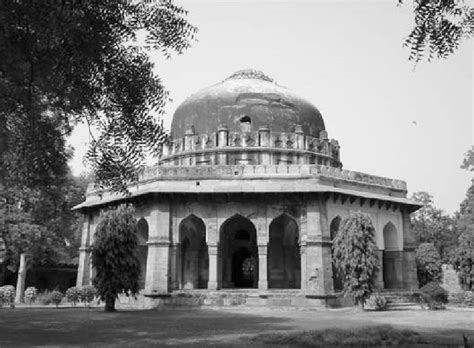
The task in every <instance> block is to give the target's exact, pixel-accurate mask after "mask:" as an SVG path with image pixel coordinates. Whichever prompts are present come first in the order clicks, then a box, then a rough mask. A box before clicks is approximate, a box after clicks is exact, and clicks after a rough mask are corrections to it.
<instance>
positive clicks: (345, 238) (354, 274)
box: [333, 212, 379, 308]
mask: <svg viewBox="0 0 474 348" xmlns="http://www.w3.org/2000/svg"><path fill="white" fill-rule="evenodd" d="M333 252H334V253H333V256H334V260H333V261H334V263H335V266H336V268H337V269H338V272H339V274H341V275H343V277H344V295H345V296H348V297H350V298H352V300H353V302H354V304H356V305H360V306H362V308H364V305H365V303H366V301H367V300H368V299H369V297H370V295H371V294H372V293H373V291H374V289H375V277H376V273H377V271H378V265H379V260H378V258H377V246H376V244H375V228H374V226H373V224H372V221H371V220H370V216H369V215H367V214H363V213H360V212H356V213H353V214H351V215H350V216H349V217H347V218H345V219H344V220H343V221H342V222H341V228H340V230H339V232H338V233H337V235H336V237H335V238H334V241H333Z"/></svg>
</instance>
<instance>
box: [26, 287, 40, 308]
mask: <svg viewBox="0 0 474 348" xmlns="http://www.w3.org/2000/svg"><path fill="white" fill-rule="evenodd" d="M36 296H38V289H36V288H35V287H34V286H30V287H28V288H26V290H25V301H26V302H27V303H29V304H30V305H31V304H32V303H33V302H35V301H36Z"/></svg>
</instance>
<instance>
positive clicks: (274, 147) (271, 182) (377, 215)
mask: <svg viewBox="0 0 474 348" xmlns="http://www.w3.org/2000/svg"><path fill="white" fill-rule="evenodd" d="M340 151H341V149H340V146H339V143H338V141H337V140H334V139H330V138H329V136H328V133H327V131H326V129H325V124H324V120H323V117H322V115H321V113H320V112H319V111H318V109H317V108H316V107H315V106H313V105H312V104H311V103H309V102H308V101H306V100H304V99H302V98H300V97H299V96H297V95H295V94H294V93H293V92H292V91H291V90H289V89H287V88H285V87H283V86H280V85H278V84H277V83H276V82H275V81H273V80H272V79H271V78H270V77H268V76H266V75H265V74H263V73H262V72H259V71H255V70H243V71H238V72H236V73H234V74H233V75H231V76H230V77H228V78H227V79H225V80H224V81H222V82H220V83H217V84H215V85H213V86H210V87H207V88H204V89H202V90H201V91H199V92H197V93H195V94H193V95H192V96H190V97H189V98H188V99H186V100H185V101H184V102H183V103H182V104H181V105H180V106H179V107H178V108H177V109H176V112H175V113H174V116H173V120H172V123H171V130H170V137H169V140H168V141H167V142H166V143H165V144H164V145H163V148H162V152H161V155H160V157H159V159H158V163H157V164H156V165H155V166H151V167H147V168H145V169H144V170H143V171H142V172H141V173H140V175H139V180H138V182H137V183H135V184H134V185H131V186H130V188H129V190H130V195H129V196H127V197H125V196H120V195H117V194H113V193H108V192H105V193H104V194H103V195H102V196H99V195H97V193H96V192H95V191H94V189H93V187H92V186H91V187H90V188H89V189H88V192H87V198H86V200H85V202H83V203H82V204H80V205H79V206H77V207H76V209H79V210H80V211H81V212H82V214H83V215H84V221H85V222H84V224H83V228H82V243H81V247H80V258H79V259H80V260H79V269H78V276H77V285H79V286H80V285H85V284H90V283H91V281H92V277H93V274H94V270H93V268H92V266H91V262H90V258H91V253H90V245H91V243H92V242H93V239H94V230H95V228H96V226H97V224H98V222H99V213H100V210H101V209H103V208H106V207H109V206H113V205H117V204H120V203H127V202H129V203H133V204H134V206H135V208H136V211H135V212H136V218H137V220H138V239H139V249H140V252H139V253H140V262H141V266H142V273H141V280H140V286H141V289H142V290H141V295H143V296H144V297H146V298H148V299H150V301H152V302H153V300H156V301H165V300H167V301H171V300H170V298H171V299H172V298H173V294H182V293H183V292H188V293H192V292H193V291H194V292H202V293H204V294H206V292H207V293H209V294H211V293H212V294H214V295H216V294H219V292H221V293H226V291H227V292H228V291H230V290H236V289H242V291H243V293H245V294H253V293H255V294H258V296H259V297H258V298H257V300H258V301H268V299H269V298H271V296H272V293H280V294H281V293H285V292H284V291H283V290H287V291H288V292H287V293H288V294H291V296H289V298H288V301H289V302H288V303H293V302H295V301H300V302H299V303H300V304H303V305H306V304H307V303H308V301H310V299H313V300H315V301H319V302H321V303H326V304H327V303H329V302H330V300H331V299H334V296H335V294H337V293H338V292H339V291H340V290H341V289H342V282H341V279H340V276H338V274H337V271H336V270H335V269H334V267H333V262H332V253H331V246H332V240H333V239H334V237H335V235H336V233H337V232H338V229H339V225H340V222H341V219H344V218H345V217H347V216H349V214H351V212H356V211H361V212H363V213H366V214H368V215H369V216H370V219H371V221H372V223H373V225H374V227H375V231H376V236H375V237H376V243H377V248H378V253H379V259H380V271H379V272H378V275H377V287H378V288H379V289H397V290H415V289H417V287H418V285H417V278H416V266H415V254H414V249H415V240H414V236H413V233H412V230H411V226H410V213H411V212H413V211H414V210H416V209H418V208H419V205H417V204H416V203H414V202H412V201H410V200H409V199H407V187H406V183H405V182H403V181H401V180H396V179H390V178H385V177H379V176H374V175H370V174H365V173H361V172H357V171H351V170H345V169H342V167H343V166H342V162H341V157H340ZM277 290H278V291H277ZM163 294H167V295H166V296H163ZM262 294H263V295H262ZM160 296H161V297H160ZM216 296H217V295H216ZM269 296H270V297H269ZM248 298H249V300H248V304H251V301H250V298H251V296H250V295H249V297H248ZM257 300H254V301H257ZM258 301H257V302H258ZM152 302H150V303H152ZM211 302H212V301H211Z"/></svg>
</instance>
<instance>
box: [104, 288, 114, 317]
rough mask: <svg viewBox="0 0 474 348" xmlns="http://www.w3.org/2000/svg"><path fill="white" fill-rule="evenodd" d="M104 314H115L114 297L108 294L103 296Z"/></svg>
mask: <svg viewBox="0 0 474 348" xmlns="http://www.w3.org/2000/svg"><path fill="white" fill-rule="evenodd" d="M104 311H106V312H115V295H114V294H112V293H110V292H108V293H106V294H105V307H104Z"/></svg>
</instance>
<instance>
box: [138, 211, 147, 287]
mask: <svg viewBox="0 0 474 348" xmlns="http://www.w3.org/2000/svg"><path fill="white" fill-rule="evenodd" d="M137 237H138V260H139V261H140V278H139V279H138V285H139V288H140V289H144V288H145V280H146V263H147V258H148V245H147V244H146V243H147V242H148V222H146V220H145V219H144V218H141V219H140V220H138V223H137Z"/></svg>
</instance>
